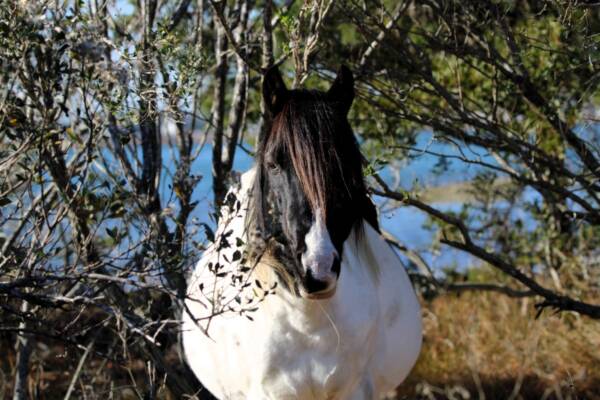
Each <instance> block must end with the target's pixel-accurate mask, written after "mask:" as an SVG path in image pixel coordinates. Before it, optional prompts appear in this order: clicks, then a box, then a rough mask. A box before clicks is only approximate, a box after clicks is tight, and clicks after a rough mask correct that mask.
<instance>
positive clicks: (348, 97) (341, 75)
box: [327, 65, 354, 114]
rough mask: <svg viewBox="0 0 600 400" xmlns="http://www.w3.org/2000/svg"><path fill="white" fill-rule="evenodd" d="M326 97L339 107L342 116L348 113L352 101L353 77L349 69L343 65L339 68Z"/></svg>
mask: <svg viewBox="0 0 600 400" xmlns="http://www.w3.org/2000/svg"><path fill="white" fill-rule="evenodd" d="M327 96H328V97H329V98H330V99H331V100H332V101H335V102H337V103H339V104H340V105H341V111H342V112H343V113H344V114H347V113H348V111H349V110H350V106H351V105H352V101H353V100H354V77H353V76H352V71H350V68H348V67H346V66H345V65H342V66H341V67H340V69H339V70H338V73H337V76H336V77H335V81H333V84H332V85H331V88H329V91H328V92H327Z"/></svg>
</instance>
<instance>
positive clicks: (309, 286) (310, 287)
mask: <svg viewBox="0 0 600 400" xmlns="http://www.w3.org/2000/svg"><path fill="white" fill-rule="evenodd" d="M304 287H305V288H306V291H307V292H308V293H317V292H321V291H323V290H325V289H327V288H328V287H329V282H327V281H322V280H319V279H316V278H315V277H314V276H313V274H312V272H311V270H310V269H309V270H308V271H306V277H305V278H304Z"/></svg>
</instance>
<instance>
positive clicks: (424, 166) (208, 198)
mask: <svg viewBox="0 0 600 400" xmlns="http://www.w3.org/2000/svg"><path fill="white" fill-rule="evenodd" d="M417 146H418V147H419V146H420V148H421V149H423V148H427V149H429V150H430V151H435V152H444V153H445V154H454V152H453V151H452V149H451V148H450V147H449V146H447V145H445V144H443V143H439V142H436V141H435V140H433V139H432V137H431V136H429V135H423V137H422V138H421V139H420V141H419V143H418V145H417ZM211 153H212V147H211V146H210V145H208V144H207V145H205V146H204V148H203V149H202V151H201V152H200V154H199V156H198V157H197V158H196V160H195V161H194V162H193V164H192V173H193V174H196V175H201V176H202V179H201V181H200V182H199V184H198V185H197V187H196V189H195V190H194V192H193V196H192V201H197V202H198V205H197V207H196V209H195V210H194V211H193V213H192V215H191V217H192V218H193V222H194V223H195V224H198V223H206V224H208V225H209V226H211V227H213V228H214V221H213V219H212V218H211V213H212V211H213V193H212V174H211V168H212V161H211V156H212V154H211ZM417 154H418V157H415V158H413V159H411V158H410V157H409V159H408V161H405V162H403V164H402V165H400V166H399V168H400V169H399V170H400V179H399V180H400V184H401V187H402V188H404V189H411V188H412V187H413V185H414V184H418V185H419V186H422V185H424V184H426V185H439V184H448V183H452V182H461V181H464V180H466V179H469V178H471V177H473V176H474V175H475V174H476V172H477V169H476V168H474V167H473V166H469V165H465V164H464V163H462V162H460V161H456V160H448V162H447V165H446V167H447V168H446V169H445V170H444V171H442V172H440V173H435V174H434V173H432V170H433V169H435V167H436V163H438V161H439V157H437V156H432V155H427V154H419V153H418V152H416V153H415V155H417ZM162 157H163V165H164V171H163V175H162V179H161V196H162V200H163V205H168V204H169V201H168V200H169V199H172V198H173V197H172V195H171V187H170V185H171V182H172V179H171V177H172V176H173V174H174V171H175V165H176V160H175V159H174V158H173V155H172V152H171V151H170V149H169V148H168V147H167V146H165V148H164V149H163V153H162ZM488 161H489V160H488ZM252 164H253V159H252V157H251V156H249V155H248V154H246V153H245V152H244V151H242V150H238V151H237V153H236V157H235V162H234V170H235V171H237V172H240V173H241V172H244V171H246V170H248V169H249V168H250V167H251V166H252ZM380 173H381V175H382V176H383V177H384V179H386V180H387V181H388V182H389V183H390V184H391V183H392V181H393V179H392V174H391V173H390V170H389V169H385V168H384V169H382V170H381V171H380ZM374 200H375V202H376V203H379V204H381V203H382V202H384V201H385V199H381V198H377V197H376V198H375V199H374ZM170 206H171V207H173V208H174V209H175V210H176V208H177V203H176V202H175V201H172V202H171V204H170ZM433 206H435V207H436V208H438V209H440V210H442V211H454V212H457V211H459V210H460V207H461V206H462V205H461V204H458V203H446V202H439V203H433ZM383 208H384V209H385V211H384V212H382V213H381V215H380V222H381V226H382V228H383V229H385V230H386V231H388V232H390V233H392V234H393V235H394V236H395V237H396V238H398V240H400V241H401V242H402V243H404V244H405V245H406V246H407V247H409V248H411V249H413V250H415V251H419V252H420V253H421V254H422V256H423V257H424V259H425V260H426V261H427V262H429V263H430V265H431V266H432V267H433V268H434V269H439V268H441V267H445V266H449V265H456V266H465V265H469V264H472V263H473V262H474V260H472V259H471V258H470V257H469V256H467V255H465V254H464V253H462V252H458V251H454V250H452V249H449V248H446V247H444V248H442V251H441V252H439V254H436V253H433V252H431V251H430V250H429V248H430V245H431V241H432V238H433V235H434V232H432V231H431V230H428V229H426V228H425V227H424V225H425V224H426V222H427V215H426V214H425V213H423V212H421V211H419V210H418V209H415V208H413V207H398V208H395V209H392V210H389V205H386V207H383ZM198 235H199V236H201V235H202V230H200V231H199V233H198ZM197 240H200V241H201V240H202V238H201V237H198V238H197Z"/></svg>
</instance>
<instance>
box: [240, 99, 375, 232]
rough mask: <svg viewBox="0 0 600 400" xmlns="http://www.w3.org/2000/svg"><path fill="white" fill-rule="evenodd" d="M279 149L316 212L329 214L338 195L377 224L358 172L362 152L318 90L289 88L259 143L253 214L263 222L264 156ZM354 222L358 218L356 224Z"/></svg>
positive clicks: (256, 220) (332, 105)
mask: <svg viewBox="0 0 600 400" xmlns="http://www.w3.org/2000/svg"><path fill="white" fill-rule="evenodd" d="M274 150H283V153H284V154H286V155H287V156H288V157H289V159H290V160H291V163H292V165H291V167H293V168H294V171H295V172H296V175H297V176H298V179H299V181H300V185H301V187H302V190H303V192H304V194H305V195H306V197H307V200H308V202H309V203H310V205H311V208H312V210H313V211H314V212H316V211H317V210H319V211H320V212H321V213H322V216H323V218H324V219H325V220H327V217H328V214H329V211H330V208H331V207H332V206H334V205H335V204H336V201H344V200H345V201H352V202H353V203H354V204H355V205H356V210H355V211H356V212H357V213H359V215H358V216H359V218H358V221H357V222H360V221H361V220H363V219H364V220H366V221H367V222H369V223H370V224H371V225H372V226H373V227H374V228H375V229H378V223H377V215H376V211H375V207H374V206H373V204H372V203H371V201H370V199H369V198H368V195H367V191H366V186H365V183H364V179H363V174H362V166H363V156H362V154H361V152H360V149H359V146H358V143H357V141H356V138H355V136H354V134H353V132H352V129H351V127H350V124H349V123H348V120H347V118H346V115H345V113H341V112H339V110H337V109H336V104H335V103H332V102H331V101H329V100H328V99H327V98H326V94H325V93H323V92H318V91H309V90H291V91H289V96H288V98H287V99H286V101H285V103H284V104H283V106H282V108H281V111H280V112H279V113H278V114H277V115H276V116H275V118H274V119H273V125H272V129H271V131H270V132H268V134H266V135H265V136H264V137H263V138H262V140H261V142H260V143H259V146H258V152H257V171H256V178H255V185H254V190H253V195H252V197H253V199H252V201H251V202H252V203H253V204H252V203H251V206H250V208H251V210H252V211H253V212H251V214H252V216H251V219H252V220H254V221H253V224H255V227H256V228H258V229H259V230H263V229H264V228H265V222H266V221H265V220H264V217H266V213H267V210H265V209H264V206H265V201H264V199H263V196H265V195H266V193H267V191H268V188H267V187H265V182H264V175H265V171H264V168H265V161H266V160H265V156H266V155H267V154H269V153H270V152H273V151H274ZM357 225H358V224H357Z"/></svg>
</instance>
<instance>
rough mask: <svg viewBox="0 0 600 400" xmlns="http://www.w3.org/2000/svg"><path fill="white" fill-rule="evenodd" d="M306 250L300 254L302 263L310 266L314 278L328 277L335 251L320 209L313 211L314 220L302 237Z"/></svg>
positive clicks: (335, 254)
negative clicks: (303, 237)
mask: <svg viewBox="0 0 600 400" xmlns="http://www.w3.org/2000/svg"><path fill="white" fill-rule="evenodd" d="M304 242H305V243H306V251H305V252H304V253H303V254H302V265H303V266H304V267H305V268H310V269H311V272H312V274H313V277H314V278H315V279H329V278H330V277H331V275H332V274H333V272H332V271H331V267H332V265H333V260H334V258H335V257H338V256H339V255H338V254H337V251H336V250H335V247H334V245H333V242H332V241H331V236H329V231H327V226H326V224H325V221H323V216H322V214H321V211H320V210H316V211H315V220H314V222H313V224H312V226H311V227H310V230H309V231H308V233H307V234H306V237H305V239H304Z"/></svg>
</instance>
